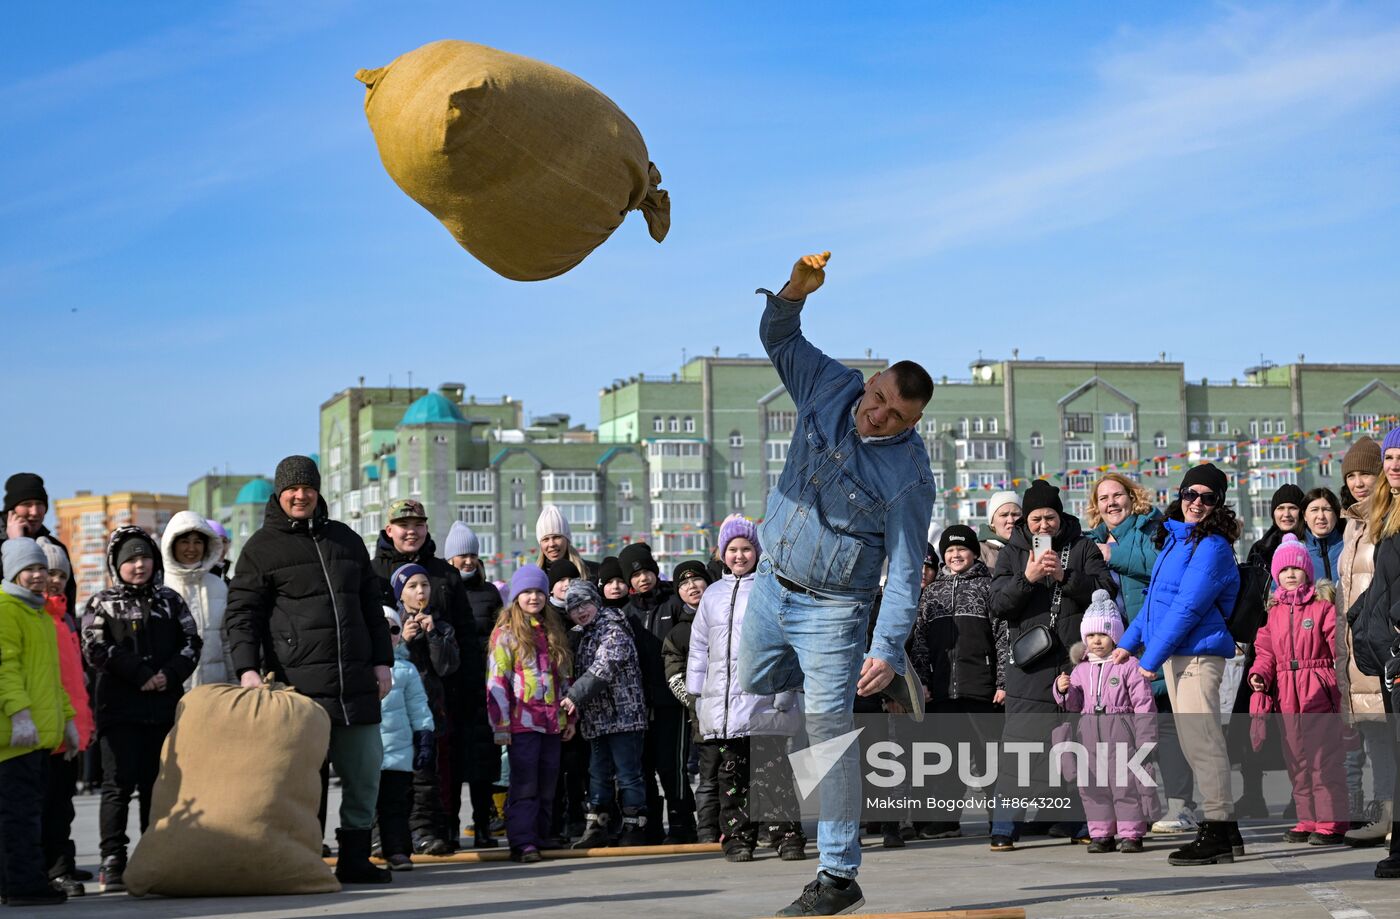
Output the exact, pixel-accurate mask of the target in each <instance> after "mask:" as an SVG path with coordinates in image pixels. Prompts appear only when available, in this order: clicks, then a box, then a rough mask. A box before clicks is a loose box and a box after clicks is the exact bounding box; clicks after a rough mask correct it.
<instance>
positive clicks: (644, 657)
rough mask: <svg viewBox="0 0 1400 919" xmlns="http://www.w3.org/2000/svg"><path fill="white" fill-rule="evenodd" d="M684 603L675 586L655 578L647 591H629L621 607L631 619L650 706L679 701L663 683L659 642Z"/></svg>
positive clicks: (671, 705)
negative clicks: (653, 583)
mask: <svg viewBox="0 0 1400 919" xmlns="http://www.w3.org/2000/svg"><path fill="white" fill-rule="evenodd" d="M684 606H685V604H684V603H682V602H681V599H680V597H678V596H676V589H675V587H673V586H672V585H671V584H669V583H667V582H666V581H658V582H657V584H656V586H655V587H654V588H652V590H651V593H648V594H645V595H643V594H632V595H631V596H629V597H628V600H627V605H626V606H624V607H623V608H622V611H623V612H624V613H626V615H627V618H628V620H630V621H631V623H632V634H633V638H634V640H635V641H636V643H637V660H638V661H639V662H640V663H641V665H642V689H643V690H644V691H645V692H646V697H647V705H649V706H651V707H652V708H680V705H681V703H680V702H679V701H677V699H676V697H675V695H674V694H673V693H672V692H671V687H670V686H669V685H667V683H666V661H665V659H664V658H663V657H662V652H661V643H662V642H663V641H665V640H666V636H667V635H669V634H670V633H671V627H672V626H673V625H675V621H676V619H675V617H676V611H677V609H678V608H684Z"/></svg>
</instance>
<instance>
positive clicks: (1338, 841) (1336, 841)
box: [1308, 833, 1347, 846]
mask: <svg viewBox="0 0 1400 919" xmlns="http://www.w3.org/2000/svg"><path fill="white" fill-rule="evenodd" d="M1346 841H1347V836H1346V834H1345V833H1310V834H1309V835H1308V845H1310V846H1340V845H1343V844H1345V843H1346Z"/></svg>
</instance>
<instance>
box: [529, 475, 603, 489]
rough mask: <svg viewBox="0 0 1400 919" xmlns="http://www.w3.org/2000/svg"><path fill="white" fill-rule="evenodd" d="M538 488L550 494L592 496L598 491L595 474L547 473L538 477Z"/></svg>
mask: <svg viewBox="0 0 1400 919" xmlns="http://www.w3.org/2000/svg"><path fill="white" fill-rule="evenodd" d="M540 488H541V490H543V491H547V492H551V493H555V494H558V493H561V492H562V493H567V494H593V493H594V492H596V491H597V490H598V474H597V473H596V472H579V471H557V472H556V471H548V472H544V473H541V475H540Z"/></svg>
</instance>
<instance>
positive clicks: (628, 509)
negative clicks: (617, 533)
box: [617, 504, 632, 527]
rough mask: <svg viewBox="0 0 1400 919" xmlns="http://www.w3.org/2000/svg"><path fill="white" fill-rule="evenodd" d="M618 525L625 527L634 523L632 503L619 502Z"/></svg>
mask: <svg viewBox="0 0 1400 919" xmlns="http://www.w3.org/2000/svg"><path fill="white" fill-rule="evenodd" d="M617 525H618V526H624V527H630V526H631V525H632V505H630V504H619V505H618V506H617Z"/></svg>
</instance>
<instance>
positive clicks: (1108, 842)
mask: <svg viewBox="0 0 1400 919" xmlns="http://www.w3.org/2000/svg"><path fill="white" fill-rule="evenodd" d="M1117 848H1118V843H1117V842H1116V841H1115V840H1114V838H1113V837H1112V836H1104V837H1102V838H1100V839H1095V840H1093V841H1091V842H1090V843H1089V848H1088V849H1087V850H1086V851H1087V852H1088V853H1089V854H1090V855H1103V854H1104V853H1105V852H1113V851H1115V850H1116V849H1117Z"/></svg>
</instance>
